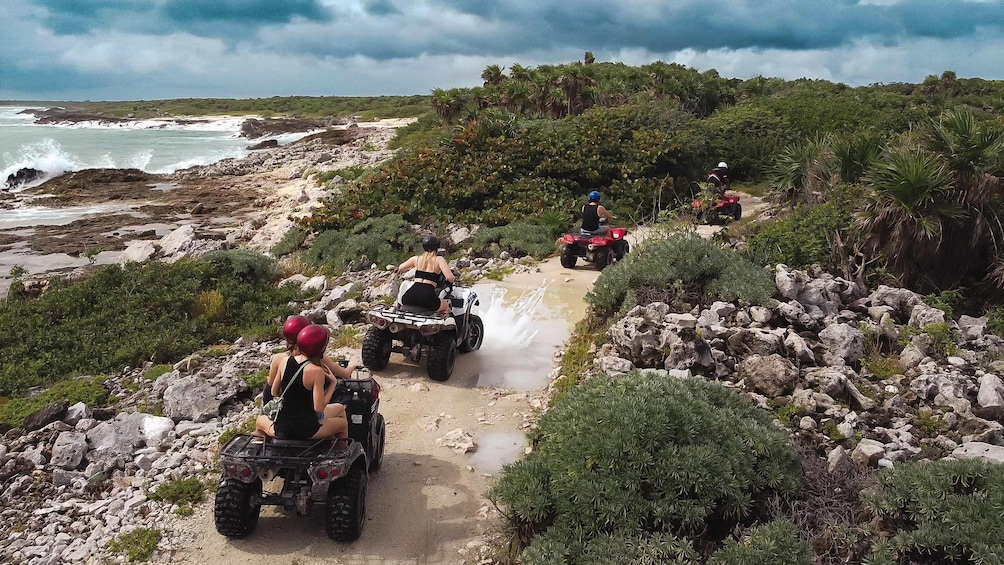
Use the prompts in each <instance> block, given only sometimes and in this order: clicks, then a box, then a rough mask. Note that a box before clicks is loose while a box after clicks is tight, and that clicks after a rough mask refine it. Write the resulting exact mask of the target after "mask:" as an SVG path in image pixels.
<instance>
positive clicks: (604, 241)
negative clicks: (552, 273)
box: [559, 218, 631, 271]
mask: <svg viewBox="0 0 1004 565" xmlns="http://www.w3.org/2000/svg"><path fill="white" fill-rule="evenodd" d="M600 225H606V218H600ZM626 236H627V228H610V229H608V230H607V231H605V232H604V233H603V235H592V233H591V232H588V231H585V230H579V233H566V234H564V235H562V236H561V252H560V255H559V259H560V261H561V266H562V267H564V268H566V269H574V268H575V261H576V259H578V258H579V257H582V259H583V260H584V261H586V262H587V263H592V264H594V265H596V268H597V269H599V270H601V271H602V270H603V269H605V268H607V267H608V266H610V265H613V264H614V262H615V261H620V260H622V259H624V256H625V255H627V254H628V251H630V250H631V245H630V244H629V243H628V242H627V240H626V239H624V238H625V237H626Z"/></svg>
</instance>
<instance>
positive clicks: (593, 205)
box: [582, 190, 617, 235]
mask: <svg viewBox="0 0 1004 565" xmlns="http://www.w3.org/2000/svg"><path fill="white" fill-rule="evenodd" d="M600 218H606V219H607V221H611V220H616V219H617V217H616V216H614V215H613V214H611V213H610V212H607V209H606V208H604V207H603V206H601V205H600V193H599V192H597V191H595V190H594V191H592V192H590V193H589V203H588V204H586V205H585V206H583V207H582V231H583V232H589V233H590V234H592V235H601V234H603V233H604V232H606V231H607V230H608V229H610V228H609V227H608V226H606V225H601V224H600Z"/></svg>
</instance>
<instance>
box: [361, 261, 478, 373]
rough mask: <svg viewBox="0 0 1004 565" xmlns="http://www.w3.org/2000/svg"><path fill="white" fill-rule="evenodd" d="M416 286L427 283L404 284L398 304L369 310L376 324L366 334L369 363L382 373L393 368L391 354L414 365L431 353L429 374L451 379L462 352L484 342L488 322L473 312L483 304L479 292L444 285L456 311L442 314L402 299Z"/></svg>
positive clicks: (364, 350)
mask: <svg viewBox="0 0 1004 565" xmlns="http://www.w3.org/2000/svg"><path fill="white" fill-rule="evenodd" d="M412 284H423V283H415V282H414V281H410V280H406V281H404V282H402V283H401V290H400V292H399V293H398V296H397V301H396V303H395V304H394V306H379V307H376V308H373V309H372V310H370V311H369V314H368V315H367V319H368V320H369V322H370V324H372V325H371V326H370V328H369V329H368V330H367V331H366V336H365V337H364V338H363V347H362V357H363V364H364V365H366V367H368V368H369V369H371V370H373V371H380V370H382V369H384V368H385V367H387V364H388V363H389V362H390V354H391V353H401V354H403V355H404V356H405V358H407V359H408V360H409V361H411V362H413V363H418V362H419V361H420V360H421V359H422V357H423V356H425V357H427V358H428V362H427V370H428V372H429V378H431V379H432V380H434V381H445V380H447V379H449V378H450V375H452V374H453V365H454V363H455V362H456V359H457V351H460V352H461V353H469V352H471V351H477V350H478V349H480V348H481V343H482V341H484V337H485V326H484V323H483V322H482V321H481V318H480V317H479V316H477V315H476V314H474V313H472V312H471V309H472V308H473V307H474V306H478V305H479V304H480V302H479V301H478V295H477V293H475V292H474V289H472V288H470V287H465V286H460V285H452V284H448V283H442V284H441V286H440V288H439V296H440V298H445V299H446V300H448V301H449V303H450V314H449V315H447V316H440V315H437V314H436V313H435V312H432V311H429V310H425V309H423V308H420V307H415V306H405V305H404V304H402V303H401V297H402V296H404V293H405V291H406V290H408V288H409V287H410V286H411V285H412Z"/></svg>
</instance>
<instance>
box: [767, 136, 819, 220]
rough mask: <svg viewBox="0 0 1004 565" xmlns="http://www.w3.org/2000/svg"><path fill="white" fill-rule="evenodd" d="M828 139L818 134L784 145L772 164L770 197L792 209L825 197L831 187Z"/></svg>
mask: <svg viewBox="0 0 1004 565" xmlns="http://www.w3.org/2000/svg"><path fill="white" fill-rule="evenodd" d="M829 144H830V139H829V138H828V137H820V138H817V139H815V140H811V141H806V142H804V143H799V144H794V145H789V146H787V147H785V148H784V149H783V150H782V151H781V153H780V155H778V157H777V159H775V161H774V164H773V166H772V167H771V170H770V173H769V176H770V182H771V190H770V194H769V198H770V200H772V201H774V202H777V203H778V204H787V205H788V206H789V207H791V208H794V207H795V206H797V205H799V204H816V203H819V202H822V201H823V200H825V197H826V194H827V193H828V192H829V189H830V187H831V186H832V174H831V171H832V170H833V165H832V163H833V159H832V153H831V150H830V145H829Z"/></svg>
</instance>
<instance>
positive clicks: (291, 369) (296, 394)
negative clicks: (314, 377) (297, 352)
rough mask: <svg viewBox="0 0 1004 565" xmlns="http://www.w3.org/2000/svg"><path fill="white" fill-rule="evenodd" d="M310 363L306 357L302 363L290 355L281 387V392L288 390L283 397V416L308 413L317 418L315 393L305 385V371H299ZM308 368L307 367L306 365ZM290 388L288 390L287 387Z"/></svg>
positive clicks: (296, 415)
mask: <svg viewBox="0 0 1004 565" xmlns="http://www.w3.org/2000/svg"><path fill="white" fill-rule="evenodd" d="M307 363H310V360H309V359H305V360H304V361H303V362H302V363H300V362H298V361H297V360H296V359H295V358H293V357H290V358H289V362H287V363H286V370H285V371H284V372H283V373H282V384H281V386H280V388H279V394H282V391H284V390H285V391H286V394H285V396H283V397H282V413H281V414H282V417H283V418H286V417H296V418H299V417H301V416H305V415H308V414H309V416H310V417H311V418H314V419H315V420H316V419H317V415H316V413H315V412H314V393H313V391H310V390H307V389H306V388H304V386H303V371H300V373H299V374H297V371H299V369H300V367H301V366H303V365H306V364H307ZM304 370H306V367H304ZM294 376H295V377H296V381H295V382H293V384H292V385H290V384H289V383H290V380H291V379H293V378H294ZM287 386H288V387H289V390H286V387H287Z"/></svg>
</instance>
